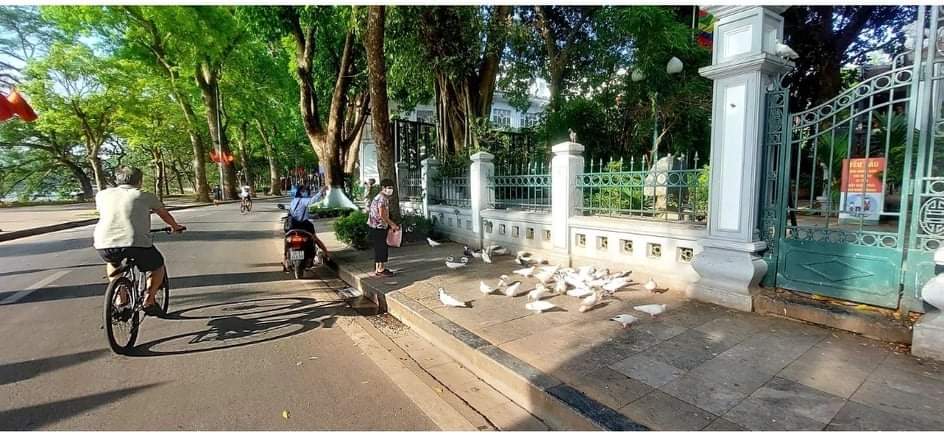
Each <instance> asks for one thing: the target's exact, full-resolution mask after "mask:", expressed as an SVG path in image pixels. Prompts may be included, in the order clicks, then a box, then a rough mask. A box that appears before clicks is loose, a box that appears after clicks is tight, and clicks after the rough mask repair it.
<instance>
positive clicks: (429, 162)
mask: <svg viewBox="0 0 944 435" xmlns="http://www.w3.org/2000/svg"><path fill="white" fill-rule="evenodd" d="M422 165H423V168H422V176H423V181H422V183H423V216H424V217H425V218H426V219H429V218H430V217H429V204H430V203H432V202H434V201H435V200H438V199H439V185H438V184H437V183H436V181H435V180H436V177H438V176H439V160H436V158H435V157H429V158H425V159H423V162H422Z"/></svg>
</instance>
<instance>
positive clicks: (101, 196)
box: [94, 166, 184, 316]
mask: <svg viewBox="0 0 944 435" xmlns="http://www.w3.org/2000/svg"><path fill="white" fill-rule="evenodd" d="M142 179H143V175H142V173H141V170H140V169H138V168H135V167H131V166H121V167H119V168H118V170H117V171H115V182H116V183H117V184H118V186H117V187H110V188H108V189H105V190H102V191H100V192H98V194H97V195H95V208H96V209H97V210H98V214H99V219H98V223H97V224H95V234H94V246H95V249H96V250H97V251H98V254H99V256H101V257H102V260H105V263H106V267H105V270H106V271H107V272H108V279H109V280H114V279H115V278H116V277H114V276H112V274H113V273H114V271H115V269H117V268H118V267H120V266H121V262H122V260H124V259H125V258H131V259H134V261H135V264H137V266H138V268H139V269H141V271H143V272H147V273H148V278H147V285H148V294H147V298H146V299H145V301H144V306H143V308H144V312H145V313H146V314H148V315H152V316H156V315H159V314H161V313H160V310H161V308H160V307H159V306H158V305H157V304H156V303H155V300H154V297H155V295H156V294H157V290H158V289H159V288H161V284H162V283H163V281H164V273H165V272H164V257H163V256H162V255H161V253H160V252H159V251H158V250H157V248H155V247H154V244H153V243H152V242H151V233H150V231H151V212H152V211H153V212H154V213H155V214H157V215H158V216H159V217H160V218H161V220H163V221H164V222H166V223H167V225H169V226H170V227H171V229H172V230H173V231H174V232H175V233H176V232H180V231H182V230H183V228H184V227H182V226H180V225H179V224H178V223H177V221H176V220H174V217H173V216H171V214H170V213H169V212H168V211H167V209H166V208H165V207H164V204H163V203H162V202H161V200H160V199H158V198H157V196H156V195H154V194H153V193H150V192H142V191H141V190H140V188H141V181H142ZM118 298H119V301H118V305H119V307H124V306H125V305H127V304H128V303H129V302H130V298H129V295H128V294H127V293H124V292H122V293H119V295H118Z"/></svg>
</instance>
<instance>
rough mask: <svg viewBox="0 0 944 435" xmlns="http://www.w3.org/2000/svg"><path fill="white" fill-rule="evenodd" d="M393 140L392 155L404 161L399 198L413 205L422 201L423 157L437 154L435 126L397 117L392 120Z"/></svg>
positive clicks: (397, 159)
mask: <svg viewBox="0 0 944 435" xmlns="http://www.w3.org/2000/svg"><path fill="white" fill-rule="evenodd" d="M393 137H394V142H395V147H394V149H395V150H396V155H395V156H394V158H395V160H396V161H397V162H406V170H407V173H406V174H405V176H404V175H401V176H399V177H400V178H401V180H403V181H405V185H402V186H400V198H401V199H404V200H410V201H412V202H413V203H414V205H417V204H420V203H422V202H423V194H424V193H423V178H422V162H423V159H425V158H427V157H430V156H434V155H438V153H439V149H438V147H437V144H436V126H435V125H434V124H428V123H425V122H415V121H407V120H402V119H397V120H394V121H393Z"/></svg>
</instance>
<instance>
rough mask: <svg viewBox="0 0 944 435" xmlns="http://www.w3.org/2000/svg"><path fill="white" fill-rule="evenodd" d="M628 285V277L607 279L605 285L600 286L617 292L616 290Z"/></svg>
mask: <svg viewBox="0 0 944 435" xmlns="http://www.w3.org/2000/svg"><path fill="white" fill-rule="evenodd" d="M627 285H629V280H628V279H626V278H616V279H611V280H609V281H607V282H606V283H605V284H603V285H602V286H600V287H602V288H603V290H606V291H607V292H609V293H613V292H615V291H617V290H619V289H621V288H623V287H626V286H627Z"/></svg>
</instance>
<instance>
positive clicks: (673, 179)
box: [577, 153, 708, 224]
mask: <svg viewBox="0 0 944 435" xmlns="http://www.w3.org/2000/svg"><path fill="white" fill-rule="evenodd" d="M698 161H699V156H698V154H697V153H696V154H694V155H693V156H691V157H689V156H673V155H671V154H670V155H668V156H665V157H662V158H660V159H657V160H656V161H655V164H653V165H651V166H650V165H649V162H648V159H646V158H645V157H643V158H642V162H641V164H640V165H639V169H636V161H635V159H631V160H630V162H629V165H628V170H625V169H626V168H627V165H625V164H624V162H623V160H618V161H613V160H611V161H609V162H608V163H604V162H603V161H602V160H600V161H597V162H593V161H590V162H589V165H588V168H587V170H586V171H585V172H584V173H583V174H582V175H580V176H579V177H578V178H577V189H579V191H580V193H581V195H580V198H581V199H580V202H579V204H578V210H579V211H580V212H581V213H582V214H583V215H586V216H591V215H592V216H611V217H634V218H647V219H658V220H664V221H679V222H687V223H696V224H705V223H706V222H707V220H706V218H707V214H708V169H688V168H690V167H691V168H698Z"/></svg>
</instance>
